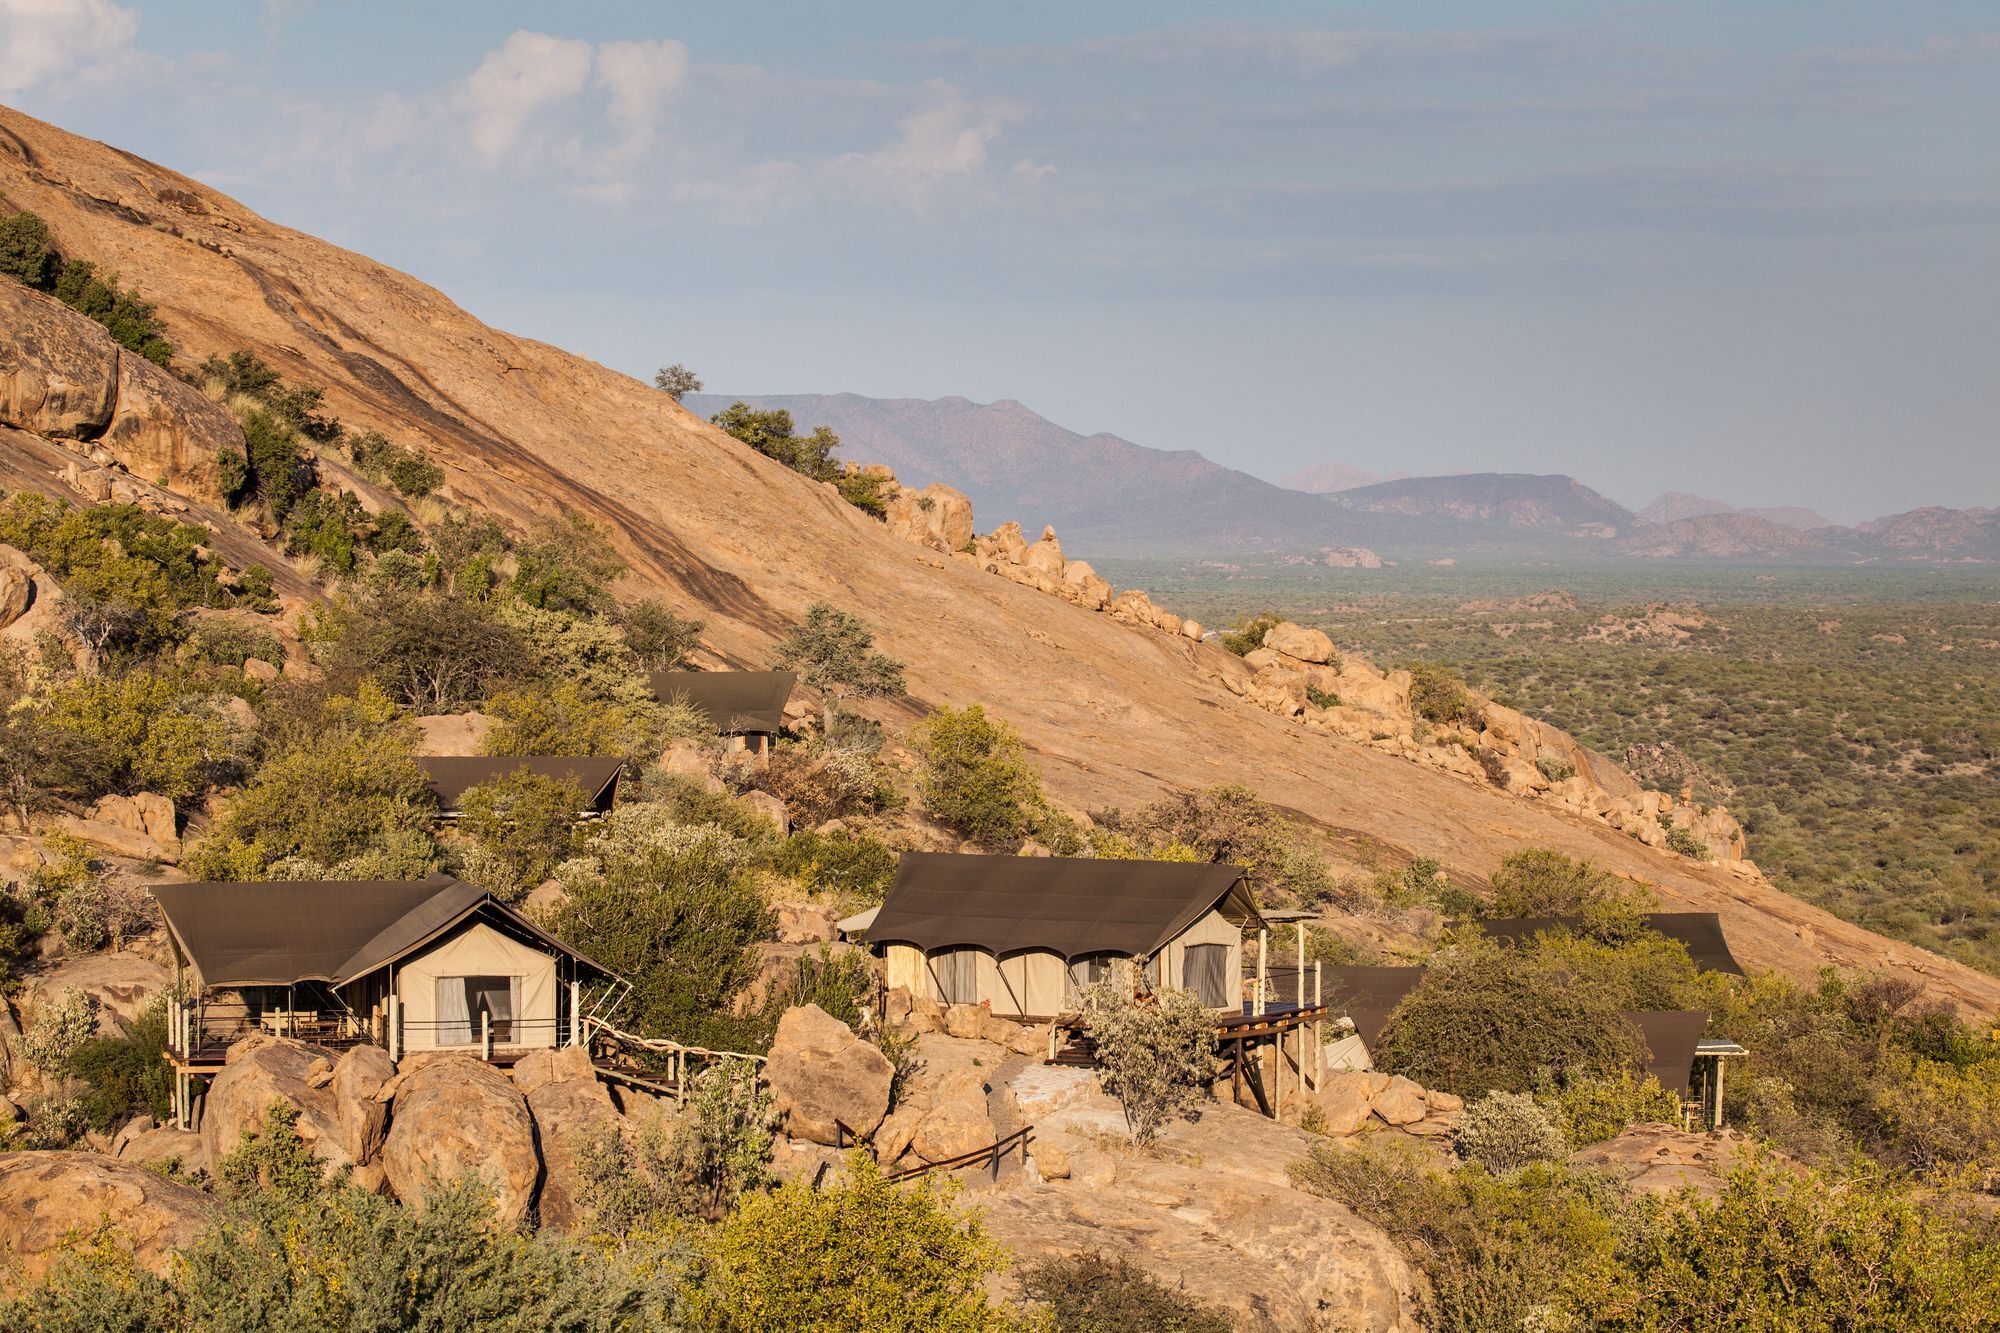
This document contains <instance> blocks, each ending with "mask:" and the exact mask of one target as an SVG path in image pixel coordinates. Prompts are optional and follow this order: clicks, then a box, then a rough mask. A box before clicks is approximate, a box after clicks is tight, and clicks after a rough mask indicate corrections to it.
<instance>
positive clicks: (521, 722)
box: [485, 681, 661, 765]
mask: <svg viewBox="0 0 2000 1333" xmlns="http://www.w3.org/2000/svg"><path fill="white" fill-rule="evenodd" d="M485 711H486V712H487V713H489V714H491V715H492V716H493V717H495V718H497V719H499V722H500V725H499V726H498V727H497V728H495V729H494V731H493V732H492V733H491V734H490V735H488V736H487V738H486V752H487V753H488V754H494V755H514V756H517V757H525V756H528V755H538V754H578V755H597V756H600V757H602V758H607V759H611V758H617V759H624V760H627V761H628V762H630V763H632V764H634V765H637V764H638V763H639V762H640V761H641V760H642V759H643V758H644V757H645V756H647V755H649V754H652V753H654V752H655V751H656V750H657V748H658V746H657V744H656V742H657V741H658V740H659V735H660V729H661V716H660V709H659V707H658V706H657V705H655V704H654V703H652V702H651V701H650V700H636V701H633V702H630V703H613V702H610V701H607V700H605V699H604V698H602V697H601V696H597V695H593V694H592V693H591V692H590V691H589V689H588V686H587V685H585V684H584V683H581V682H577V681H563V682H561V683H560V684H556V685H553V686H541V687H523V688H519V689H509V690H503V691H501V692H500V693H498V694H495V695H494V696H492V697H491V698H490V699H488V700H487V701H486V707H485Z"/></svg>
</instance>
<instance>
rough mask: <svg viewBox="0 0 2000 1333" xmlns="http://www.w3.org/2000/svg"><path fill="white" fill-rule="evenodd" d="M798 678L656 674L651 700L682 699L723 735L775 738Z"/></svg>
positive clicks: (785, 674)
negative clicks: (696, 709)
mask: <svg viewBox="0 0 2000 1333" xmlns="http://www.w3.org/2000/svg"><path fill="white" fill-rule="evenodd" d="M798 679H799V678H798V676H797V675H796V674H795V673H793V672H790V671H657V672H654V673H653V697H654V698H656V699H658V700H659V701H660V702H661V703H671V702H672V701H673V700H674V699H676V698H682V697H685V698H686V699H687V701H688V702H689V703H691V704H693V705H694V706H695V707H696V708H699V709H700V710H701V711H702V712H704V713H706V714H708V716H709V718H710V719H711V720H712V721H713V722H714V723H715V729H716V731H717V732H718V733H720V734H721V735H724V736H740V735H742V734H744V733H745V732H755V733H762V734H768V735H776V734H777V733H778V732H780V731H782V730H783V729H784V725H785V704H786V702H787V701H788V700H790V698H791V697H792V687H793V686H794V685H796V684H797V683H798Z"/></svg>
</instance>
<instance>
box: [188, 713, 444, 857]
mask: <svg viewBox="0 0 2000 1333" xmlns="http://www.w3.org/2000/svg"><path fill="white" fill-rule="evenodd" d="M416 739H417V732H416V726H415V724H414V723H412V722H411V721H410V720H409V718H408V716H407V715H406V714H403V713H402V712H400V711H399V710H398V709H397V708H396V707H395V705H394V704H393V703H392V702H391V701H390V700H389V699H387V698H386V697H385V696H384V695H383V694H382V693H381V692H380V691H379V690H375V689H372V688H364V689H363V690H362V691H361V693H360V695H359V696H358V697H356V698H347V697H344V696H334V697H333V698H330V699H328V700H327V701H326V702H325V704H324V706H323V708H322V709H321V710H320V716H319V724H318V726H317V728H315V729H312V730H309V731H306V732H304V733H303V734H301V735H299V736H298V737H297V738H296V739H294V740H293V741H292V742H291V743H290V744H289V745H288V746H287V747H286V748H285V749H284V750H283V751H282V752H281V753H279V754H277V755H276V756H275V757H274V758H272V759H271V760H270V761H269V762H267V763H266V764H265V765H264V766H263V767H262V768H260V769H259V770H258V771H257V773H256V774H255V776H253V777H252V778H251V779H250V782H249V784H248V785H247V786H245V787H244V789H243V790H242V791H241V792H240V793H238V794H237V795H236V797H235V798H234V799H232V800H231V801H230V802H229V805H228V807H227V808H226V809H225V810H224V811H223V813H222V816H221V818H219V819H217V820H216V821H215V823H214V825H213V826H212V827H211V828H210V830H209V833H208V836H207V837H205V838H204V839H202V841H201V842H200V843H198V844H197V845H196V846H195V847H194V849H193V850H192V851H191V852H190V853H189V855H188V858H187V866H188V869H189V870H190V871H191V872H192V873H194V874H195V875H198V876H200V877H202V878H204V879H215V880H256V879H263V878H266V877H267V875H268V873H269V872H270V871H271V870H272V868H273V867H274V866H275V865H276V864H278V863H280V862H285V861H303V862H305V863H307V866H306V867H302V869H305V870H307V871H308V873H302V874H299V875H295V876H293V877H294V878H319V877H330V878H335V879H419V878H422V877H423V876H424V875H425V874H427V873H429V872H430V871H431V870H433V869H435V868H436V866H437V862H438V859H439V857H438V848H437V844H436V842H435V841H434V840H433V839H432V837H431V834H430V827H431V823H432V821H433V820H434V819H435V818H436V817H437V798H436V797H434V796H433V795H432V794H431V792H430V789H429V788H428V787H427V786H426V785H425V782H424V774H423V770H422V769H420V768H418V767H417V763H416V759H415V753H416ZM311 868H317V870H318V872H319V873H318V874H317V875H315V874H312V873H309V871H310V869H311ZM363 872H366V873H363Z"/></svg>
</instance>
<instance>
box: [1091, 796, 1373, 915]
mask: <svg viewBox="0 0 2000 1333" xmlns="http://www.w3.org/2000/svg"><path fill="white" fill-rule="evenodd" d="M1099 822H1100V823H1101V824H1102V825H1104V826H1105V828H1106V829H1108V830H1110V831H1111V832H1113V833H1114V834H1117V835H1122V836H1123V837H1124V838H1126V839H1128V840H1129V841H1130V843H1131V846H1130V847H1129V848H1127V849H1123V850H1121V849H1116V848H1112V847H1108V846H1107V847H1104V848H1103V849H1101V850H1099V851H1097V852H1096V853H1095V854H1096V855H1100V856H1102V855H1114V856H1115V855H1143V856H1152V857H1156V858H1159V859H1165V860H1180V859H1192V860H1201V861H1214V862H1218V863H1222V862H1227V863H1229V864H1232V865H1240V866H1244V867H1245V868H1247V869H1248V870H1249V871H1250V877H1251V882H1252V883H1253V884H1254V885H1255V886H1256V888H1257V892H1258V894H1259V897H1260V900H1261V901H1263V902H1265V903H1267V904H1268V903H1273V902H1286V901H1295V902H1310V903H1320V902H1325V901H1327V900H1329V899H1331V898H1332V897H1334V896H1335V895H1336V893H1337V892H1338V887H1339V886H1338V885H1336V884H1335V882H1334V880H1333V874H1332V872H1331V870H1329V869H1328V867H1327V864H1326V860H1325V858H1324V857H1322V856H1320V855H1319V854H1318V852H1317V851H1315V850H1314V849H1313V846H1312V844H1311V841H1310V839H1309V836H1308V835H1307V834H1306V832H1305V831H1304V830H1303V829H1302V828H1300V827H1299V826H1298V825H1297V824H1296V823H1295V822H1294V821H1293V820H1292V819H1291V818H1290V817H1288V816H1287V815H1285V814H1284V813H1283V812H1282V811H1280V810H1278V809H1277V808H1276V807H1274V806H1272V805H1271V804H1270V803H1269V802H1267V801H1265V800H1264V799H1263V798H1262V797H1260V796H1258V795H1257V793H1256V792H1254V791H1251V790H1250V789H1249V788H1248V787H1244V786H1239V785H1236V784H1230V785H1227V786H1221V787H1211V788H1209V789H1208V790H1206V791H1200V792H1186V791H1182V792H1175V793H1173V794H1171V795H1169V796H1166V797H1163V798H1161V799H1160V800H1158V801H1156V802H1154V803H1153V804H1152V805H1149V806H1146V807H1144V808H1143V809H1141V810H1138V811H1135V812H1131V813H1126V812H1123V811H1117V810H1109V811H1105V812H1104V813H1103V815H1102V816H1101V817H1100V820H1099ZM1176 849H1184V850H1186V851H1191V852H1192V856H1189V857H1186V858H1183V856H1182V854H1181V852H1180V851H1179V850H1176Z"/></svg>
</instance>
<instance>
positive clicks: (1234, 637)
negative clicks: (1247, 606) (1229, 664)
mask: <svg viewBox="0 0 2000 1333" xmlns="http://www.w3.org/2000/svg"><path fill="white" fill-rule="evenodd" d="M1283 623H1284V617H1283V616H1277V615H1273V614H1271V613H1270V612H1269V611H1266V612H1264V614H1262V615H1258V616H1251V617H1250V618H1249V619H1247V620H1245V621H1244V622H1243V623H1242V624H1240V625H1238V626H1237V627H1236V628H1235V629H1233V630H1224V631H1223V633H1222V635H1221V637H1220V638H1219V639H1218V640H1217V642H1219V643H1220V644H1221V645H1222V646H1223V647H1224V648H1227V649H1228V650H1229V651H1230V652H1232V653H1235V654H1236V655H1237V656H1238V657H1247V656H1249V655H1250V654H1251V653H1254V652H1256V651H1257V650H1258V649H1259V648H1262V647H1263V646H1264V636H1265V635H1266V634H1269V633H1270V632H1271V631H1272V630H1274V629H1276V628H1277V627H1278V626H1279V625H1281V624H1283Z"/></svg>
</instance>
